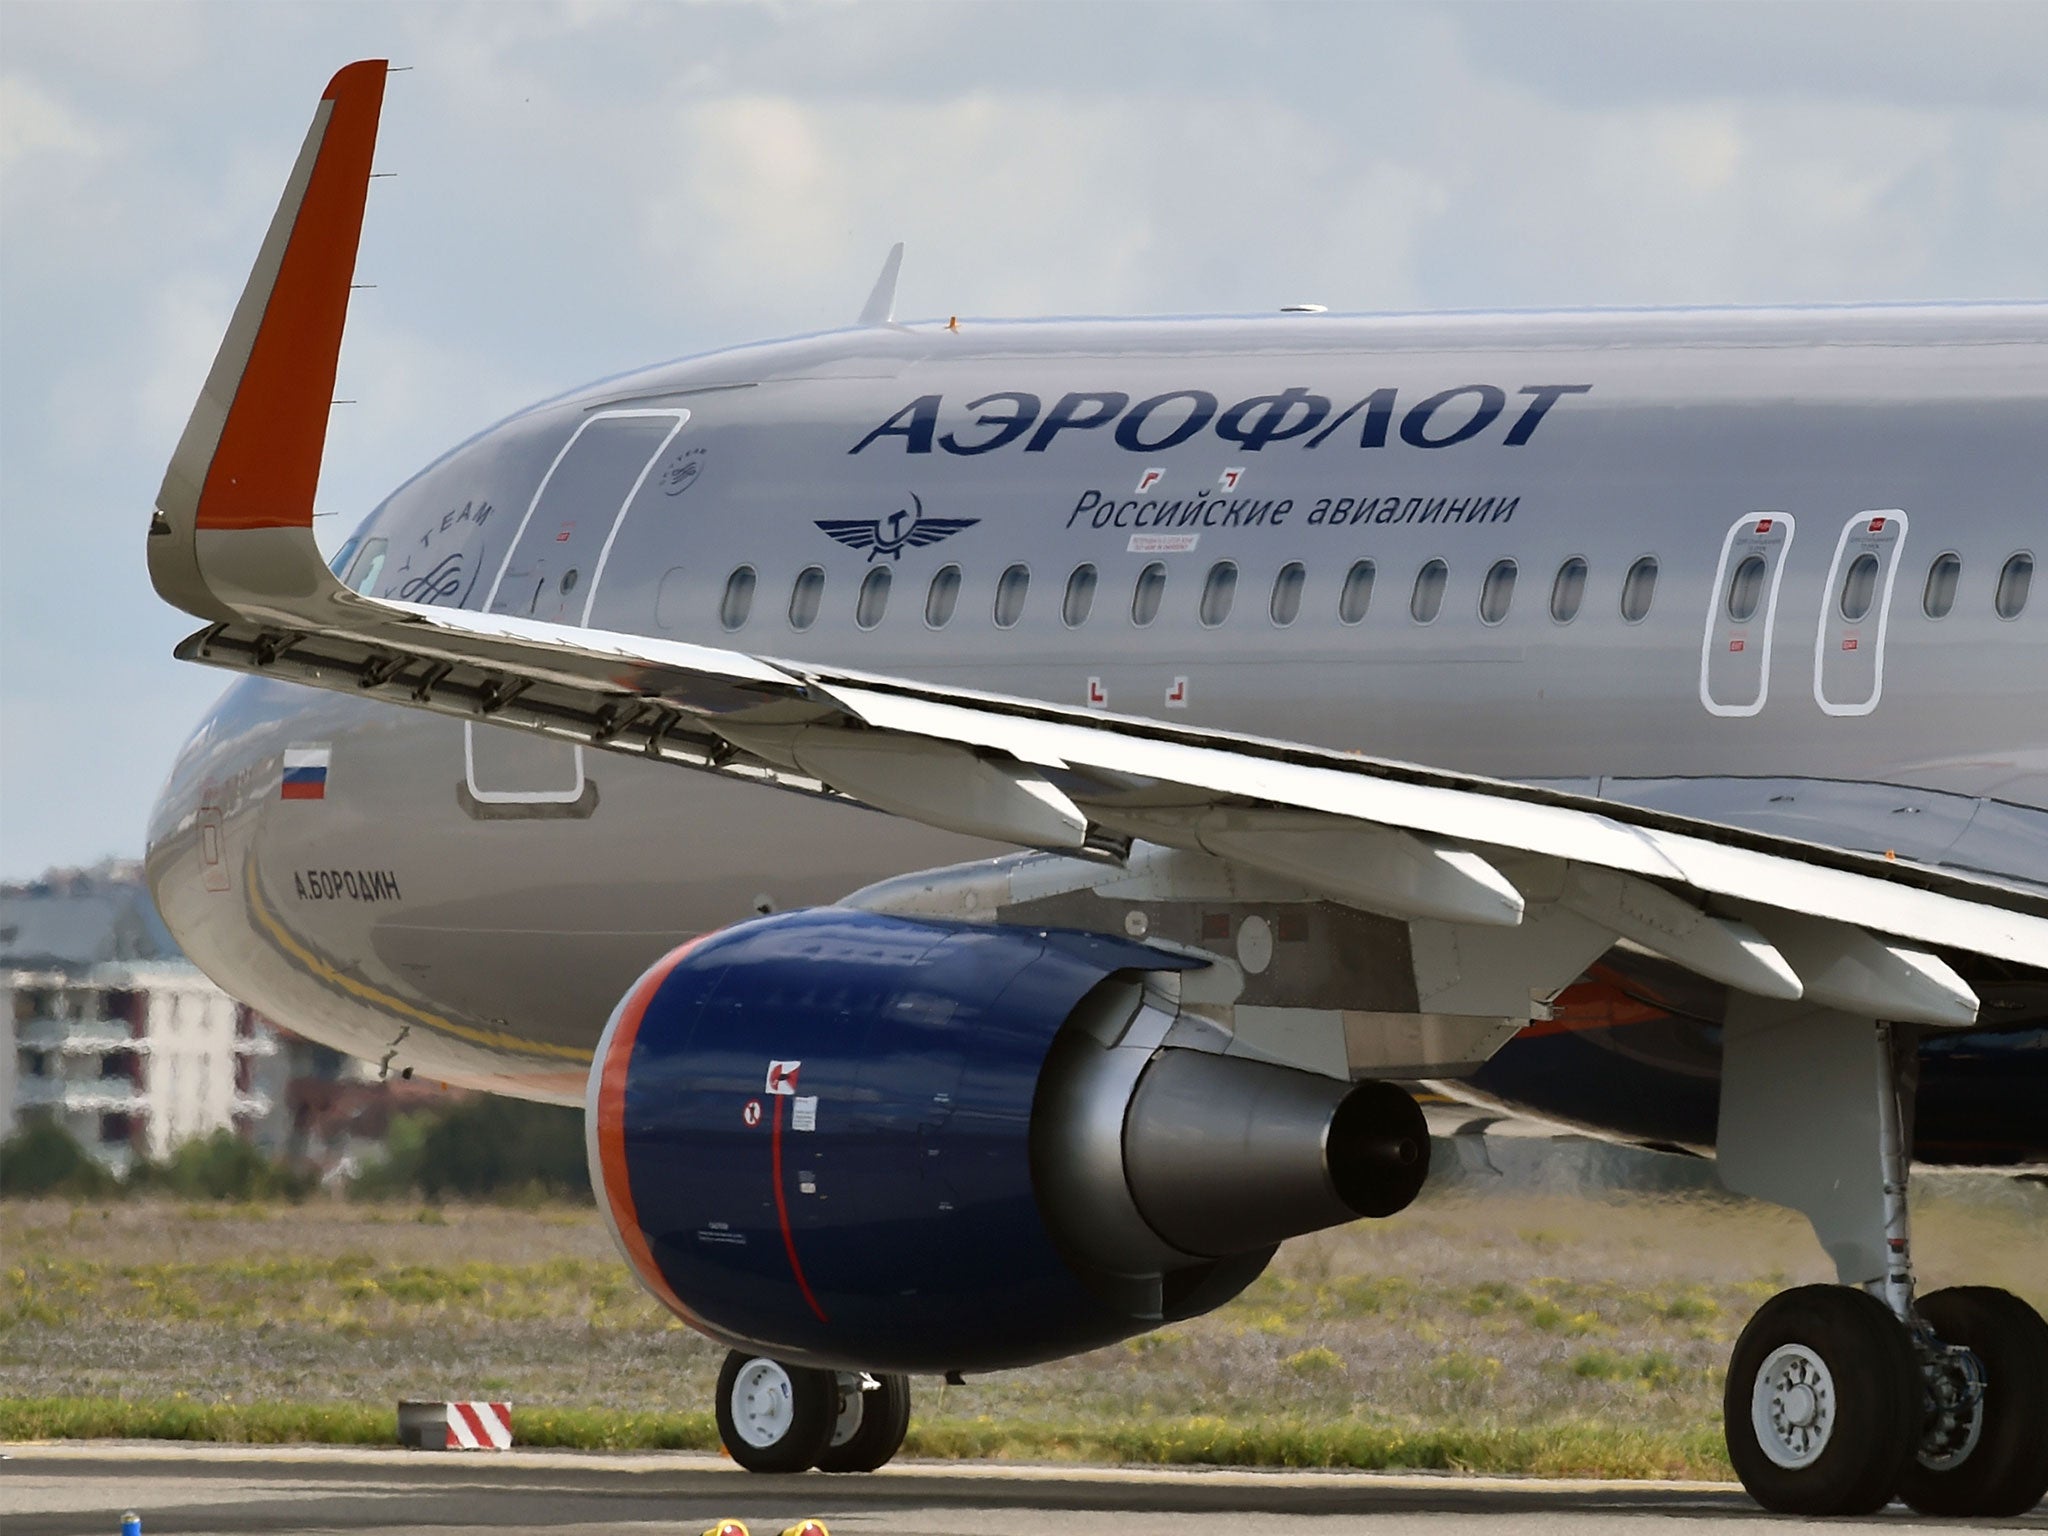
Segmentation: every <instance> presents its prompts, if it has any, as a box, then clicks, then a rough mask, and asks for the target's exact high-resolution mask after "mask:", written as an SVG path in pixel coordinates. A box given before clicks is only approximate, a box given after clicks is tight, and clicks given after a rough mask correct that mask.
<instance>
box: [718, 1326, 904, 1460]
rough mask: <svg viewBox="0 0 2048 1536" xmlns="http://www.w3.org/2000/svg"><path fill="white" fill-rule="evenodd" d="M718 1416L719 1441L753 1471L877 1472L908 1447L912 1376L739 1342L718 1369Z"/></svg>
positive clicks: (733, 1456)
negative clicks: (821, 1364) (766, 1351)
mask: <svg viewBox="0 0 2048 1536" xmlns="http://www.w3.org/2000/svg"><path fill="white" fill-rule="evenodd" d="M717 1418H718V1438H719V1441H720V1443H721V1444H723V1445H724V1446H725V1449H726V1452H727V1454H728V1455H730V1456H731V1457H732V1459H733V1460H734V1461H736V1462H738V1463H739V1464H740V1465H741V1466H742V1467H744V1468H746V1469H747V1470H748V1471H749V1472H807V1471H809V1470H810V1469H811V1468H812V1467H816V1468H817V1469H818V1470H819V1471H820V1472H873V1471H875V1470H876V1469H877V1468H879V1467H882V1466H884V1465H886V1464H887V1463H888V1461H889V1459H890V1458H891V1457H893V1456H894V1455H895V1454H896V1453H897V1452H898V1451H899V1450H901V1449H902V1448H903V1437H904V1435H905V1434H906V1433H907V1432H908V1430H909V1428H910V1380H909V1378H908V1377H905V1376H874V1375H867V1374H864V1373H857V1372H834V1371H826V1370H819V1369H816V1368H814V1367H810V1366H801V1365H785V1364H783V1363H782V1362H781V1361H779V1360H771V1359H769V1358H768V1357H767V1356H765V1355H754V1354H749V1353H747V1352H746V1351H744V1350H738V1349H736V1350H734V1351H732V1352H731V1353H730V1354H728V1355H727V1356H726V1357H725V1364H724V1366H723V1367H722V1368H721V1369H720V1371H719V1373H718V1403H717Z"/></svg>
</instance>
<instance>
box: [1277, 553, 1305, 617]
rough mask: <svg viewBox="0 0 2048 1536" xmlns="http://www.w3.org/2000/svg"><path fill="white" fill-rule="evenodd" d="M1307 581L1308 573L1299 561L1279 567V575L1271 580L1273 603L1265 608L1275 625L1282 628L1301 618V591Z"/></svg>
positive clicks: (1291, 561) (1292, 561)
mask: <svg viewBox="0 0 2048 1536" xmlns="http://www.w3.org/2000/svg"><path fill="white" fill-rule="evenodd" d="M1307 580H1308V572H1307V571H1305V570H1304V569H1302V565H1301V562H1300V561H1299V560H1290V561H1289V562H1288V563H1287V564H1285V565H1283V566H1281V567H1280V574H1279V575H1278V576H1275V577H1274V578H1273V601H1272V602H1271V603H1270V604H1269V605H1268V606H1267V612H1268V613H1269V614H1270V615H1271V616H1272V619H1273V622H1274V623H1275V624H1279V625H1282V626H1283V627H1284V626H1285V625H1288V624H1292V623H1293V622H1294V621H1295V620H1296V619H1297V618H1299V617H1300V616H1301V589H1302V585H1303V584H1304V583H1305V582H1306V581H1307Z"/></svg>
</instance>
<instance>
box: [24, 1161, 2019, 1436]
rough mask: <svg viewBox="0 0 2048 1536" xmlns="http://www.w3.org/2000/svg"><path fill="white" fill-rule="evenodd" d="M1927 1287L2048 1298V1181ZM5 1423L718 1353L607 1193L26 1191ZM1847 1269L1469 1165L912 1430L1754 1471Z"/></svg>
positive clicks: (688, 1370) (338, 1427)
mask: <svg viewBox="0 0 2048 1536" xmlns="http://www.w3.org/2000/svg"><path fill="white" fill-rule="evenodd" d="M1922 1192H1923V1198H1922V1199H1921V1201H1920V1205H1919V1209H1918V1210H1917V1212H1916V1219H1917V1220H1916V1224H1917V1228H1918V1231H1917V1236H1918V1247H1919V1249H1920V1253H1921V1256H1922V1273H1923V1277H1924V1278H1925V1281H1926V1283H1927V1284H1929V1285H1939V1284H1954V1283H1960V1282H1963V1281H1971V1282H1983V1283H1991V1284H2005V1285H2008V1286H2010V1287H2012V1288H2013V1289H2016V1290H2018V1291H2020V1292H2021V1293H2022V1294H2026V1295H2028V1297H2029V1299H2030V1300H2032V1301H2033V1302H2034V1303H2035V1304H2036V1305H2037V1306H2038V1305H2043V1304H2044V1303H2048V1191H2044V1190H2042V1189H2040V1188H2038V1187H2029V1186H2023V1185H2014V1184H2004V1183H2000V1184H1997V1185H1995V1186H1993V1185H1983V1186H1979V1185H1973V1186H1971V1187H1970V1192H1969V1193H1968V1194H1967V1195H1965V1194H1964V1193H1962V1192H1960V1191H1958V1190H1956V1189H1954V1188H1952V1187H1944V1186H1942V1185H1940V1184H1937V1183H1935V1182H1933V1181H1930V1182H1929V1183H1927V1184H1926V1185H1924V1186H1923V1187H1922ZM0 1255H4V1258H0V1439H32V1438H50V1437H67V1438H70V1437H77V1438H95V1437H121V1438H161V1439H178V1440H226V1441H244V1442H258V1443H282V1442H300V1441H316V1442H317V1441H325V1442H336V1443H359V1444H389V1443H391V1442H392V1440H393V1439H394V1437H395V1414H394V1407H393V1405H394V1404H395V1403H396V1402H397V1400H398V1399H399V1398H401V1397H425V1398H445V1397H474V1398H492V1399H499V1400H509V1401H511V1402H512V1403H513V1404H514V1405H515V1410H514V1411H515V1427H516V1432H517V1434H518V1438H519V1439H520V1441H521V1442H522V1443H524V1444H528V1445H535V1446H560V1447H573V1448H589V1449H710V1448H712V1447H713V1445H714V1441H715V1436H714V1433H713V1430H712V1427H711V1420H710V1416H709V1413H708V1411H706V1410H708V1407H709V1403H710V1394H711V1387H712V1381H713V1378H714V1376H715V1374H716V1371H717V1368H718V1363H719V1359H720V1357H721V1353H722V1352H721V1351H720V1350H719V1349H718V1348H717V1347H716V1346H714V1345H712V1344H710V1343H709V1342H708V1341H706V1340H703V1339H701V1338H699V1337H698V1336H696V1335H694V1334H692V1333H690V1332H689V1331H687V1330H686V1329H684V1328H682V1327H681V1325H680V1324H677V1323H676V1322H674V1320H673V1319H670V1318H668V1317H667V1316H666V1314H664V1313H663V1312H661V1310H660V1309H659V1308H658V1307H656V1306H655V1304H654V1303H653V1302H652V1301H650V1300H649V1299H648V1298H646V1297H645V1296H644V1295H642V1294H641V1293H640V1292H639V1290H638V1289H637V1288H636V1287H635V1286H634V1284H633V1282H632V1280H631V1278H630V1277H629V1276H628V1275H627V1273H626V1271H625V1269H624V1267H623V1265H621V1264H620V1263H619V1261H618V1260H617V1259H616V1257H615V1256H614V1255H613V1253H612V1251H611V1247H610V1243H609V1241H608V1239H607V1238H606V1237H605V1235H604V1233H603V1230H602V1228H601V1226H600V1225H599V1223H598V1220H597V1218H596V1216H595V1215H594V1213H592V1212H591V1211H590V1210H589V1209H588V1208H587V1207H567V1206H563V1207H545V1208H541V1209H537V1210H529V1211H517V1210H506V1209H492V1208H453V1207H452V1208H446V1209H440V1208H434V1207H386V1206H361V1205H349V1204H343V1203H330V1202H315V1203H312V1204H309V1205H305V1206H299V1207H292V1206H282V1205H280V1206H244V1207H233V1206H184V1205H179V1204H176V1203H173V1202H155V1203H152V1202H122V1203H116V1204H112V1205H106V1206H93V1205H79V1206H71V1205H64V1204H59V1203H54V1202H7V1203H0ZM1824 1278H1827V1273H1826V1265H1825V1262H1824V1260H1822V1258H1821V1256H1820V1254H1819V1252H1818V1250H1817V1248H1816V1247H1815V1245H1814V1243H1813V1240H1812V1237H1811V1235H1810V1234H1809V1233H1808V1232H1807V1231H1806V1229H1805V1228H1804V1225H1803V1223H1800V1222H1799V1221H1797V1219H1796V1218H1793V1217H1790V1216H1788V1215H1785V1214H1783V1213H1780V1212H1776V1211H1773V1210H1770V1209H1768V1208H1764V1207H1758V1206H1754V1205H1749V1204H1746V1203H1742V1202H1736V1201H1732V1200H1726V1199H1711V1198H1701V1197H1699V1196H1684V1197H1669V1198H1662V1199H1657V1198H1650V1197H1641V1196H1638V1197H1628V1198H1618V1199H1610V1200H1604V1201H1600V1202H1593V1201H1589V1200H1583V1199H1570V1198H1563V1197H1557V1196H1550V1195H1545V1194H1542V1193H1538V1192H1534V1191H1530V1190H1527V1189H1519V1190H1515V1191H1513V1192H1512V1193H1507V1194H1490V1193H1485V1192H1483V1191H1482V1192H1480V1193H1476V1194H1475V1193H1473V1192H1472V1190H1471V1189H1469V1188H1453V1189H1452V1190H1451V1191H1450V1192H1448V1193H1446V1194H1443V1195H1432V1196H1431V1197H1430V1198H1426V1199H1425V1200H1424V1201H1422V1202H1419V1203H1418V1205H1417V1206H1416V1207H1415V1208H1414V1209H1412V1210H1410V1211H1408V1212H1406V1213H1404V1214H1403V1215H1402V1216H1400V1217H1397V1218H1394V1219H1393V1220H1390V1221H1387V1222H1382V1223H1370V1222H1366V1223H1359V1224H1357V1225H1355V1226H1353V1227H1350V1228H1347V1229H1344V1230H1342V1231H1339V1232H1333V1233H1325V1234H1319V1235H1317V1236H1315V1237H1311V1238H1306V1239H1301V1240H1299V1241H1297V1242H1294V1243H1290V1244H1289V1245H1287V1247H1286V1248H1285V1249H1283V1251H1282V1253H1281V1255H1280V1257H1279V1258H1278V1260H1276V1262H1275V1264H1274V1265H1273V1267H1272V1269H1271V1270H1270V1271H1269V1272H1268V1273H1267V1274H1266V1275H1265V1276H1264V1277H1262V1278H1261V1279H1260V1280H1259V1281H1258V1282H1257V1283H1255V1284H1254V1285H1253V1286H1252V1287H1251V1288H1250V1289H1249V1290H1248V1291H1247V1292H1246V1293H1245V1294H1244V1295H1243V1296H1242V1297H1240V1298H1239V1299H1238V1300H1236V1301H1234V1302H1232V1303H1231V1304H1230V1305H1228V1306H1226V1307H1224V1308H1222V1309H1220V1310H1218V1311H1217V1312H1215V1313H1213V1314H1211V1315H1209V1316H1208V1317H1204V1318H1199V1319H1195V1320H1193V1321H1191V1322H1188V1323H1183V1324H1178V1325H1176V1326H1174V1327H1171V1328H1168V1329H1164V1330H1161V1331H1160V1332H1157V1333H1154V1334H1149V1335H1145V1336H1142V1337H1140V1338H1137V1339H1133V1340H1130V1341H1127V1342H1126V1343H1123V1344H1120V1345H1115V1346H1112V1347H1110V1348H1108V1349H1103V1350H1097V1351H1094V1352H1093V1353H1091V1354H1088V1355H1083V1356H1080V1357H1078V1358H1076V1359H1073V1360H1068V1361H1060V1362H1056V1363H1054V1364H1051V1365H1046V1366H1040V1367H1036V1368H1033V1369H1030V1370H1022V1371H1010V1372H1002V1373H999V1374H997V1375H993V1376H989V1377H983V1378H976V1379H974V1380H972V1381H970V1382H969V1383H968V1384H967V1385H965V1386H963V1387H947V1388H943V1389H942V1388H941V1387H940V1386H939V1385H938V1384H937V1383H936V1382H927V1381H922V1380H921V1381H919V1382H918V1383H917V1384H916V1392H917V1398H916V1406H915V1418H914V1422H913V1426H912V1432H911V1439H910V1443H909V1447H908V1450H909V1453H910V1454H913V1455H924V1456H995V1457H1010V1458H1016V1459H1033V1460H1055V1461H1057V1460H1081V1461H1115V1462H1158V1463H1165V1464H1183V1465H1185V1464H1224V1465H1241V1466H1282V1467H1365V1468H1419V1469H1464V1470H1472V1471H1485V1472H1526V1473H1537V1474H1553V1475H1565V1474H1583V1475H1608V1476H1639V1475H1688V1476H1707V1477H1714V1476H1726V1475H1727V1466H1726V1462H1725V1460H1724V1458H1723V1455H1722V1451H1721V1443H1720V1427H1719V1396H1720V1385H1721V1371H1722V1366H1723V1363H1724V1362H1725V1360H1726V1358H1727V1352H1728V1348H1729V1346H1730V1344H1731V1343H1732V1341H1733V1339H1734V1336H1735V1334H1736V1333H1737V1332H1738V1331H1739V1330H1740V1328H1741V1326H1742V1324H1743V1323H1744V1322H1745V1321H1746V1320H1747V1318H1748V1315H1749V1313H1750V1312H1751V1311H1752V1310H1754V1308H1755V1307H1756V1306H1757V1305H1758V1304H1759V1303H1760V1302H1761V1301H1762V1300H1763V1299H1764V1298H1765V1297H1767V1296H1769V1295H1770V1294H1772V1293H1773V1292H1774V1291H1776V1290H1778V1289H1780V1288H1782V1287H1783V1286H1785V1285H1788V1284H1797V1283H1800V1282H1802V1281H1805V1280H1810V1279H1824Z"/></svg>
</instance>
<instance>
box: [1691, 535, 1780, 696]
mask: <svg viewBox="0 0 2048 1536" xmlns="http://www.w3.org/2000/svg"><path fill="white" fill-rule="evenodd" d="M1792 533H1793V522H1792V519H1791V518H1789V517H1787V516H1786V515H1785V514H1784V513H1782V512H1763V513H1751V514H1750V515H1749V516H1747V517H1744V518H1741V519H1739V520H1738V521H1737V522H1736V524H1735V526H1734V527H1732V528H1730V529H1729V530H1728V537H1727V538H1725V539H1723V540H1722V541H1721V564H1720V566H1719V568H1718V569H1717V570H1716V571H1715V572H1714V585H1713V589H1712V591H1710V592H1709V593H1708V596H1707V630H1706V639H1705V641H1704V642H1703V644H1702V646H1701V649H1700V702H1701V703H1702V704H1704V705H1705V706H1706V707H1707V712H1708V713H1709V714H1714V715H1754V714H1756V713H1758V712H1759V711H1760V710H1762V709H1763V707H1764V699H1765V696H1766V695H1767V694H1768V692H1769V690H1770V685H1771V639H1772V635H1773V632H1774V630H1775V628H1776V624H1777V615H1778V583H1779V582H1780V581H1781V580H1782V579H1783V578H1784V575H1785V556H1786V554H1787V553H1788V552H1789V551H1790V550H1791V548H1792Z"/></svg>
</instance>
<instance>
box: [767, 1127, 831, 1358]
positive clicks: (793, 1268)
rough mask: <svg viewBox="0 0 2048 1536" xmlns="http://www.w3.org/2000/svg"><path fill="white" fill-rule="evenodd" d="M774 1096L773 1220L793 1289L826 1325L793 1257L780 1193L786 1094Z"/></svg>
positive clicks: (786, 1211)
mask: <svg viewBox="0 0 2048 1536" xmlns="http://www.w3.org/2000/svg"><path fill="white" fill-rule="evenodd" d="M774 1097H775V1128H774V1129H773V1130H772V1131H771V1132H769V1135H768V1148H769V1151H768V1161H769V1163H770V1165H771V1166H772V1167H773V1170H774V1176H775V1219H776V1220H777V1221H779V1222H781V1223H782V1246H783V1247H784V1248H785V1249H787V1250H788V1251H789V1271H790V1273H791V1274H793V1275H795V1276H796V1288H797V1289H798V1290H800V1291H802V1292H803V1293H804V1300H805V1301H807V1302H809V1303H810V1306H811V1310H812V1311H813V1312H815V1313H816V1314H817V1315H818V1321H819V1322H821V1323H828V1322H830V1321H831V1319H830V1318H828V1317H827V1316H826V1315H825V1309H824V1308H823V1307H821V1306H819V1305H818V1298H817V1297H815V1296H813V1295H812V1294H811V1282H810V1281H808V1280H806V1279H805V1278H804V1266H803V1264H802V1262H801V1261H800V1260H799V1259H798V1258H797V1256H796V1233H794V1232H792V1231H791V1230H790V1227H789V1197H788V1196H787V1195H786V1194H784V1193H783V1190H782V1106H783V1103H784V1101H785V1100H787V1099H788V1097H789V1095H788V1094H786V1093H778V1094H776V1095H775V1096H774Z"/></svg>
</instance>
